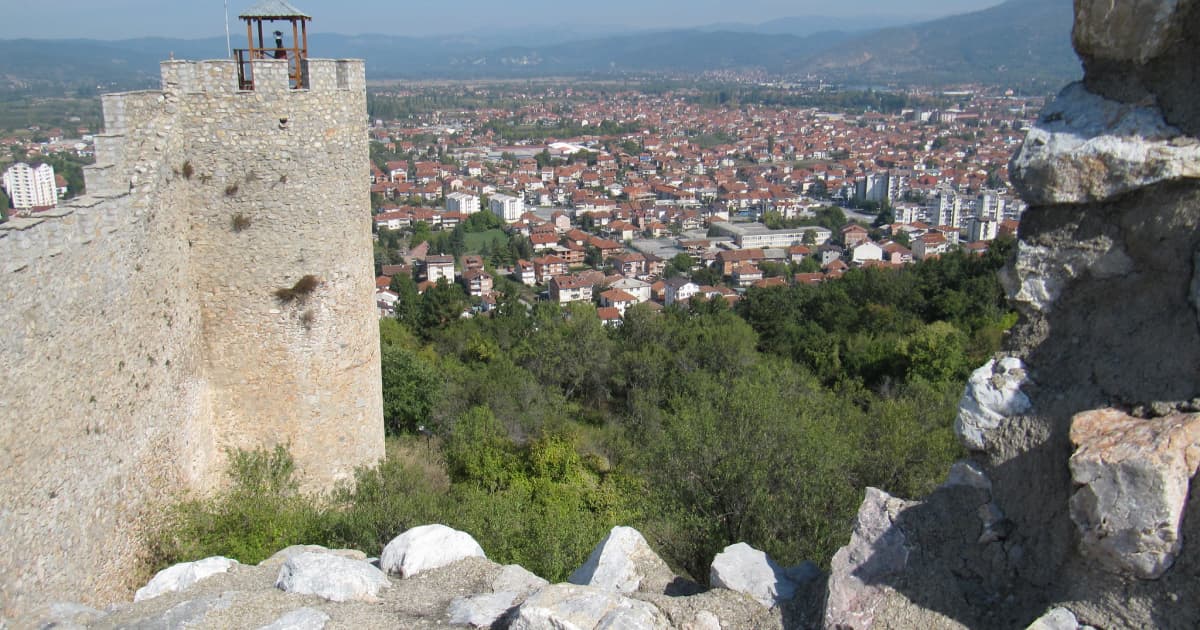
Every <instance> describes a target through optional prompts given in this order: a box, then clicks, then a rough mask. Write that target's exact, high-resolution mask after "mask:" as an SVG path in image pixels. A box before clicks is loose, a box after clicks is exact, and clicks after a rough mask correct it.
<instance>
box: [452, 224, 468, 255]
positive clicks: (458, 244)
mask: <svg viewBox="0 0 1200 630" xmlns="http://www.w3.org/2000/svg"><path fill="white" fill-rule="evenodd" d="M449 247H450V253H451V254H453V255H454V258H456V259H457V258H458V257H460V256H462V255H463V254H464V253H465V252H466V251H467V234H466V230H465V229H463V226H462V225H461V224H460V225H456V226H454V230H453V231H451V232H450V245H449Z"/></svg>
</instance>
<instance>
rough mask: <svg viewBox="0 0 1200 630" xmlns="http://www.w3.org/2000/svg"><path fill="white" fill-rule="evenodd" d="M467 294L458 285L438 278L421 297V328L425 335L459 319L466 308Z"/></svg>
mask: <svg viewBox="0 0 1200 630" xmlns="http://www.w3.org/2000/svg"><path fill="white" fill-rule="evenodd" d="M467 304H468V302H467V294H466V292H464V291H463V289H462V287H461V286H459V285H458V284H454V283H451V282H448V281H447V280H446V279H445V278H439V279H438V281H437V284H435V285H433V286H431V287H429V288H428V289H426V290H425V294H424V295H422V296H421V311H420V314H419V317H420V323H421V327H422V329H423V331H424V332H426V333H427V334H432V332H433V331H435V330H437V329H441V328H445V327H446V326H448V325H449V324H450V323H452V322H454V321H456V320H458V319H459V317H461V316H462V313H463V311H465V310H466V308H467Z"/></svg>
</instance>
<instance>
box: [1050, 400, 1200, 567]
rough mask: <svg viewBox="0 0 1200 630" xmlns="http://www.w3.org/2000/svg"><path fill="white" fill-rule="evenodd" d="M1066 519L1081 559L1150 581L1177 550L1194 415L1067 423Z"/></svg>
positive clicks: (1191, 466) (1197, 439) (1195, 430)
mask: <svg viewBox="0 0 1200 630" xmlns="http://www.w3.org/2000/svg"><path fill="white" fill-rule="evenodd" d="M1071 442H1072V443H1074V444H1075V445H1076V447H1077V448H1076V450H1075V454H1074V455H1072V456H1071V460H1070V467H1071V477H1072V478H1073V479H1074V481H1075V483H1077V484H1080V486H1082V487H1080V488H1079V489H1078V490H1077V491H1076V492H1075V494H1074V495H1073V496H1072V497H1071V505H1070V508H1071V519H1072V520H1073V521H1074V522H1075V525H1076V526H1077V527H1078V529H1079V533H1080V536H1081V537H1082V539H1081V544H1082V547H1083V551H1084V553H1085V554H1087V555H1089V556H1091V557H1093V558H1095V559H1096V560H1098V561H1099V562H1101V563H1102V564H1104V565H1105V566H1107V567H1108V568H1110V569H1113V570H1115V571H1118V572H1122V573H1127V574H1130V575H1133V576H1136V577H1138V578H1142V579H1156V578H1158V577H1161V576H1162V574H1163V573H1165V572H1166V571H1167V569H1169V568H1170V567H1171V565H1172V564H1173V563H1174V562H1175V558H1176V557H1177V556H1178V554H1179V551H1180V550H1181V549H1182V546H1183V541H1182V539H1181V537H1180V527H1181V526H1182V524H1183V510H1184V507H1185V504H1186V502H1187V496H1188V486H1189V484H1190V480H1191V478H1192V476H1194V475H1195V474H1196V468H1197V466H1200V414H1174V415H1171V416H1167V417H1164V418H1155V419H1152V420H1143V419H1140V418H1134V417H1132V416H1129V415H1128V414H1125V413H1124V412H1121V411H1118V410H1116V409H1100V410H1095V411H1087V412H1084V413H1081V414H1078V415H1076V416H1075V417H1074V418H1073V419H1072V421H1071Z"/></svg>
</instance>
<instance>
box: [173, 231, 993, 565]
mask: <svg viewBox="0 0 1200 630" xmlns="http://www.w3.org/2000/svg"><path fill="white" fill-rule="evenodd" d="M1010 248H1011V244H1010V243H1007V242H997V243H995V244H994V246H993V247H992V250H991V251H990V252H989V253H988V254H987V255H986V256H983V257H976V256H968V255H964V254H957V253H956V254H950V255H946V256H943V257H942V258H940V259H938V260H932V261H928V262H923V263H918V264H916V265H912V266H910V267H908V268H906V269H903V270H900V271H893V270H880V269H867V270H853V271H850V272H848V273H847V274H846V275H845V276H844V277H843V278H842V279H840V280H837V281H830V282H826V283H824V284H821V285H817V286H795V287H779V288H770V289H751V290H750V291H749V292H748V293H747V294H746V295H745V297H744V298H743V299H742V300H740V301H739V302H738V303H737V305H736V306H735V307H733V308H730V307H729V306H727V305H726V304H725V303H724V302H723V301H721V300H716V301H712V302H704V301H697V302H696V303H695V304H693V305H692V306H691V307H690V309H687V310H684V309H680V308H675V307H668V308H666V309H665V310H662V311H661V312H658V311H655V310H653V309H651V308H648V307H647V306H646V305H639V306H637V307H634V308H632V309H631V310H629V311H628V312H627V314H626V318H625V321H624V323H623V324H622V325H621V326H618V327H615V328H613V327H606V326H604V325H603V324H601V322H600V320H599V319H598V318H597V315H596V310H595V308H594V307H592V306H591V305H587V304H574V305H570V306H568V307H567V308H562V307H559V306H558V305H554V304H549V303H536V304H533V305H529V304H527V303H525V302H523V301H521V300H519V299H517V298H516V295H517V293H516V292H515V291H511V292H510V295H506V296H502V297H501V299H500V301H499V304H498V307H497V309H496V310H495V311H494V312H493V313H492V315H491V316H479V317H475V318H468V319H463V318H459V317H457V316H456V313H457V312H460V309H461V306H462V305H463V303H464V302H465V299H466V298H465V295H464V294H463V293H462V291H461V289H459V288H458V287H457V286H456V285H448V284H444V283H443V284H441V285H439V286H437V287H433V288H431V289H430V290H428V291H427V292H426V293H425V294H423V295H421V296H417V295H416V294H415V292H412V291H409V292H406V297H405V298H404V299H407V300H408V302H409V304H408V305H407V306H406V307H403V308H400V309H399V311H398V318H397V319H385V320H383V321H381V322H380V343H381V349H382V361H383V385H384V405H385V416H386V422H387V429H388V432H389V434H390V435H391V436H393V437H391V438H390V439H389V456H388V458H387V460H386V461H385V462H383V463H381V464H380V465H379V466H378V467H376V468H371V469H363V470H361V471H359V473H358V477H357V482H356V484H355V485H353V486H346V487H344V488H342V489H341V490H339V491H337V492H335V493H333V494H332V495H329V496H325V497H311V496H304V495H300V494H298V493H296V491H295V486H294V484H293V483H291V482H290V481H289V479H290V476H289V473H290V462H289V460H288V458H287V455H286V452H284V451H278V452H275V453H254V454H251V453H241V454H238V455H237V456H236V457H235V458H234V461H235V464H236V466H235V470H234V471H233V472H234V479H235V484H234V485H233V487H232V489H231V490H230V491H229V492H228V493H226V494H225V495H222V496H219V497H216V498H213V499H209V500H204V501H192V502H188V503H184V504H182V505H180V506H178V507H176V508H175V509H173V510H172V511H171V512H170V515H171V516H170V518H169V519H168V520H167V522H165V523H164V527H163V529H162V530H161V531H160V533H159V535H158V536H157V538H156V539H155V546H154V549H155V554H154V556H153V557H152V558H151V564H154V565H156V566H161V565H165V564H167V563H169V562H172V561H176V560H180V559H185V558H186V559H191V558H194V557H199V556H203V555H212V554H217V553H220V554H225V555H229V556H232V557H236V558H238V559H240V560H242V561H245V562H255V561H257V560H259V559H261V558H263V557H265V556H266V555H269V554H270V553H272V552H274V551H276V550H277V549H279V548H281V547H283V546H285V545H288V544H293V543H300V542H308V543H319V544H325V545H333V546H343V545H344V546H351V547H357V548H361V549H364V550H367V551H368V552H369V553H374V551H375V550H377V549H379V548H380V546H381V545H382V544H384V543H385V542H386V541H388V540H390V538H391V537H393V536H395V535H396V534H398V533H399V532H401V531H403V530H404V529H406V528H408V527H412V526H415V525H420V524H425V523H429V522H441V523H446V524H448V525H450V526H452V527H456V528H459V529H463V530H465V531H468V532H470V533H471V534H472V535H474V536H475V537H476V538H477V539H478V540H479V542H480V544H481V545H482V546H483V547H484V549H485V550H487V552H488V555H489V557H491V558H492V559H494V560H497V561H500V562H516V563H519V564H522V565H523V566H525V567H527V568H529V569H531V570H533V571H535V572H536V573H539V574H541V575H543V576H545V577H546V578H548V579H551V580H561V579H564V578H565V577H566V575H568V574H569V573H570V572H571V571H572V570H573V569H574V568H575V567H577V566H578V565H579V564H581V563H582V562H583V560H584V559H585V558H586V556H587V553H588V552H589V550H590V549H591V547H592V546H594V545H595V544H596V542H598V541H599V540H601V538H603V536H604V535H605V533H606V532H607V530H608V529H609V528H611V527H612V526H614V525H617V524H624V525H632V526H634V527H637V528H638V529H640V530H641V531H642V532H643V533H644V534H645V535H646V537H647V538H648V539H649V540H650V542H651V544H652V545H653V546H654V547H655V548H656V549H657V550H658V551H659V553H660V554H661V555H662V556H663V557H664V558H665V559H666V560H667V561H668V562H669V563H670V564H672V565H673V566H674V567H675V568H676V569H678V570H681V571H684V572H686V573H687V574H689V575H691V576H693V577H694V578H697V579H699V580H704V579H705V578H706V577H707V571H708V564H709V562H710V561H711V559H712V557H713V555H714V554H715V553H717V552H719V551H720V550H721V549H722V548H723V547H724V546H726V545H729V544H731V543H734V542H738V541H745V542H747V543H749V544H750V545H752V546H755V547H757V548H760V549H764V550H766V551H767V552H768V553H770V554H771V555H772V556H773V557H774V558H776V559H777V560H778V561H780V562H781V563H784V564H796V563H799V562H801V561H804V560H814V561H816V562H818V563H820V564H827V563H828V562H829V559H830V557H831V555H832V554H833V552H834V551H835V550H836V549H837V548H838V547H840V546H841V545H843V544H845V543H846V541H847V540H848V537H849V534H850V526H851V523H852V520H853V517H854V514H855V512H856V510H857V508H858V505H859V503H860V502H861V500H862V496H863V490H864V488H865V487H867V486H875V487H879V488H882V489H884V490H887V491H888V492H891V493H894V494H897V495H899V496H903V497H919V496H921V495H923V494H925V493H927V492H929V491H930V490H931V489H933V488H934V487H935V486H936V485H937V484H938V483H940V482H941V481H942V480H943V479H944V476H945V473H946V471H947V469H948V467H949V466H950V464H951V463H952V462H953V461H954V460H955V459H956V458H958V457H959V456H961V455H962V453H961V451H960V447H959V446H958V445H957V441H956V440H955V438H954V435H953V431H952V429H951V426H952V422H953V418H954V413H955V403H956V401H957V399H958V397H959V396H960V395H961V393H962V388H963V384H964V382H965V379H966V377H967V375H968V372H969V370H970V369H971V368H972V367H975V366H977V365H979V364H982V363H983V362H984V361H985V360H986V358H987V357H988V356H989V355H990V354H991V353H992V352H994V351H995V350H996V349H997V348H998V346H999V342H1000V339H1001V337H1002V335H1003V333H1004V330H1005V329H1006V328H1007V327H1008V326H1011V324H1012V323H1013V321H1014V319H1015V318H1014V316H1013V315H1012V314H1011V313H1010V312H1009V311H1008V310H1007V308H1006V306H1005V302H1004V299H1003V294H1002V291H1001V289H1000V287H999V284H998V282H997V280H996V270H997V269H998V268H999V267H1000V266H1001V264H1002V263H1003V261H1004V259H1005V257H1006V256H1007V255H1008V252H1009V250H1010ZM402 306H403V305H402Z"/></svg>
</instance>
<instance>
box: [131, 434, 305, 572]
mask: <svg viewBox="0 0 1200 630" xmlns="http://www.w3.org/2000/svg"><path fill="white" fill-rule="evenodd" d="M228 454H229V476H230V482H231V483H230V486H229V487H228V489H226V490H225V491H223V492H221V493H219V494H218V495H216V496H214V497H211V498H206V499H190V500H185V501H183V502H181V503H179V504H177V505H175V506H174V507H172V508H170V509H168V510H167V513H166V515H165V518H164V522H163V523H161V524H160V526H159V527H158V529H157V531H156V532H155V533H154V534H153V535H152V538H151V541H150V545H149V548H150V558H149V559H148V563H149V564H150V565H151V566H152V568H153V569H155V570H157V569H161V568H163V567H165V566H169V565H171V564H175V563H177V562H184V561H188V560H197V559H199V558H206V557H208V556H227V557H230V558H234V559H235V560H237V561H238V562H242V563H245V564H253V563H257V562H261V561H262V560H264V559H266V558H268V557H270V556H271V555H272V554H274V553H275V552H277V551H279V550H280V549H283V548H284V547H287V546H289V545H294V544H300V543H308V542H311V541H319V540H322V539H323V538H324V536H323V535H322V530H324V529H325V520H326V514H325V511H324V510H323V509H322V508H321V506H320V505H319V503H318V502H315V501H313V500H311V499H310V498H308V497H306V496H304V495H302V494H300V493H299V491H298V490H297V488H298V485H297V482H296V479H295V463H294V461H293V460H292V456H291V455H290V454H289V453H288V451H287V449H286V448H285V447H283V446H276V447H275V449H274V450H273V451H266V450H255V451H242V450H236V451H229V453H228Z"/></svg>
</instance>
